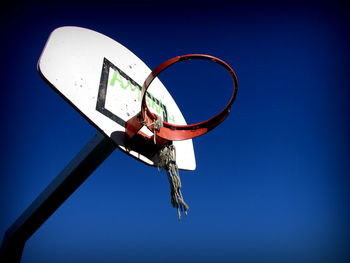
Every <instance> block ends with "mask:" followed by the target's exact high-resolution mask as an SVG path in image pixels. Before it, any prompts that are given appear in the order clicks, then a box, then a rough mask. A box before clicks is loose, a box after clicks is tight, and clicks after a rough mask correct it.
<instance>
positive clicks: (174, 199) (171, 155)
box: [158, 144, 189, 220]
mask: <svg viewBox="0 0 350 263" xmlns="http://www.w3.org/2000/svg"><path fill="white" fill-rule="evenodd" d="M158 159H159V161H158V168H161V169H163V170H165V171H166V172H167V176H168V181H169V185H170V195H171V204H172V205H173V207H174V208H176V209H177V214H178V218H179V220H181V213H182V212H184V213H185V215H187V213H188V210H189V206H188V205H187V204H186V202H185V201H184V199H183V196H182V193H181V179H180V175H179V170H178V167H177V165H176V150H175V146H174V145H172V144H171V145H165V146H164V147H163V148H162V149H161V150H160V151H159V153H158Z"/></svg>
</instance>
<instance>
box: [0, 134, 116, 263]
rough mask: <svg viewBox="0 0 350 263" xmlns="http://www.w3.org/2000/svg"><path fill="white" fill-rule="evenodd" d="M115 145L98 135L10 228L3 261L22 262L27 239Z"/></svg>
mask: <svg viewBox="0 0 350 263" xmlns="http://www.w3.org/2000/svg"><path fill="white" fill-rule="evenodd" d="M115 148H116V145H115V144H114V143H113V142H112V141H111V139H109V138H108V137H105V136H104V135H102V134H100V133H99V134H96V135H95V136H94V137H93V138H92V139H91V140H90V141H89V142H88V143H87V144H86V145H85V146H84V147H83V149H82V150H81V151H80V152H79V153H78V154H77V155H76V156H75V157H74V158H73V159H72V160H71V161H70V163H69V164H68V165H67V166H66V167H65V168H64V169H63V171H62V172H61V173H60V174H59V175H58V176H57V177H56V178H55V179H54V180H53V181H52V182H51V183H50V184H49V185H48V186H47V187H46V189H45V190H44V191H43V192H42V193H41V194H40V195H39V196H38V197H37V198H36V199H35V200H34V202H33V203H32V204H31V205H30V206H29V207H28V208H27V209H26V210H25V211H24V212H23V213H22V215H21V216H20V217H19V218H18V219H17V220H16V221H15V222H14V223H13V224H12V225H11V226H10V227H9V228H8V230H7V231H6V233H5V235H4V239H3V242H2V245H1V249H0V262H4V263H5V262H9V263H10V262H11V263H16V262H20V261H21V257H22V253H23V248H24V246H25V243H26V241H27V240H28V239H29V238H30V237H31V236H32V235H33V234H34V233H35V231H36V230H38V228H39V227H40V226H41V225H42V224H43V223H44V222H45V221H46V220H47V219H48V218H49V217H50V216H51V215H52V214H53V213H54V212H55V211H56V210H57V209H58V208H59V207H60V206H61V205H62V204H63V203H64V201H66V200H67V198H68V197H69V196H70V195H71V194H72V193H73V192H74V191H75V190H76V189H78V188H79V186H80V185H81V184H82V183H83V182H84V181H85V180H86V179H87V178H88V177H89V175H90V174H91V173H92V172H93V171H94V170H95V169H96V168H97V167H98V166H99V165H100V164H101V163H102V162H103V161H104V160H105V159H106V158H107V157H108V156H109V155H110V154H111V153H112V152H113V151H114V149H115Z"/></svg>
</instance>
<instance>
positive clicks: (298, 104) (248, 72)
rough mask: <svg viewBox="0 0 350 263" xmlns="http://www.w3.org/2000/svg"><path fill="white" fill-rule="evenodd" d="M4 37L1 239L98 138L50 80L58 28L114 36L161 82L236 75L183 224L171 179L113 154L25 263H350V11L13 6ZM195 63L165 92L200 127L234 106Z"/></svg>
mask: <svg viewBox="0 0 350 263" xmlns="http://www.w3.org/2000/svg"><path fill="white" fill-rule="evenodd" d="M2 12H3V15H2V18H1V24H2V28H3V31H2V32H3V34H4V36H5V37H3V40H2V42H1V47H2V49H3V50H4V54H3V57H2V59H3V63H2V65H3V67H2V85H1V86H2V88H1V89H2V101H3V102H2V105H1V107H2V109H1V120H2V129H1V135H2V138H3V140H2V154H1V175H0V187H1V188H0V200H1V201H0V233H1V234H3V233H4V232H5V230H6V229H7V228H8V227H9V226H10V225H11V223H12V222H13V221H14V220H15V219H16V218H17V217H18V216H19V215H20V214H21V213H22V212H23V211H24V209H25V208H26V207H27V206H28V205H29V204H30V203H31V202H32V201H33V200H34V199H35V197H36V196H37V195H38V194H39V193H40V192H41V191H42V190H43V189H44V188H45V187H46V186H47V185H48V184H49V183H50V182H51V180H52V179H53V178H54V177H55V176H56V175H57V174H58V173H59V172H60V171H61V170H62V169H63V168H64V166H65V165H66V164H67V163H68V162H69V161H70V160H71V158H72V157H73V156H74V155H75V154H76V153H77V152H78V151H79V150H80V149H81V148H82V147H83V146H84V145H85V143H87V142H88V141H89V139H90V138H91V137H92V136H93V135H94V134H95V133H96V132H97V131H96V129H95V128H94V127H92V126H91V125H90V124H89V123H88V122H87V121H86V120H85V119H84V118H83V117H81V116H80V115H79V113H78V112H76V111H75V110H74V109H73V108H72V107H71V106H69V105H68V104H67V103H66V102H65V101H64V100H63V99H62V98H60V97H59V96H58V95H57V94H56V93H55V92H54V91H53V90H52V89H51V88H50V87H49V86H47V85H46V83H45V82H44V81H43V80H42V79H41V78H40V76H39V74H38V73H37V71H36V64H37V61H38V58H39V56H40V53H41V51H42V49H43V47H44V44H45V42H46V40H47V38H48V36H49V34H50V32H51V31H52V30H54V29H55V28H57V27H60V26H65V25H75V26H81V27H86V28H90V29H93V30H95V31H98V32H100V33H103V34H105V35H107V36H109V37H111V38H113V39H115V40H117V41H118V42H120V43H122V44H123V45H124V46H126V47H128V48H129V49H130V50H131V51H133V52H134V53H135V54H137V55H138V56H139V57H140V58H141V59H142V60H143V61H144V62H145V63H146V64H147V65H148V66H149V67H150V68H154V67H156V66H157V65H158V64H159V63H161V62H162V61H164V60H166V59H169V58H172V57H174V56H177V55H183V54H187V53H205V54H211V55H214V56H217V57H219V58H222V59H223V60H225V61H227V62H228V63H229V64H230V65H231V66H232V67H233V68H234V69H235V70H236V72H237V75H238V79H239V84H240V89H239V93H238V96H237V99H236V102H235V103H234V105H233V107H232V111H231V115H230V116H229V117H228V118H227V120H226V121H225V122H224V123H223V124H222V125H221V126H219V127H218V128H217V129H215V130H213V131H211V132H210V133H208V134H207V135H204V136H202V137H199V138H197V139H195V140H194V147H195V151H196V158H197V170H196V171H193V172H181V176H182V182H183V194H184V196H185V200H186V201H187V202H188V203H189V205H190V212H189V216H188V217H186V218H184V219H183V221H182V222H180V223H179V222H178V221H177V216H176V211H175V209H173V208H172V207H171V206H170V203H169V192H168V184H167V179H166V176H165V174H164V173H158V171H157V169H155V168H152V167H149V166H146V165H144V164H142V163H139V162H137V161H136V160H134V159H132V158H130V157H129V156H127V155H125V154H124V153H122V152H121V151H119V150H116V151H115V152H114V153H113V154H112V155H111V156H110V157H109V158H108V159H107V160H106V161H105V162H104V163H103V164H102V165H101V166H100V167H99V168H98V169H97V170H96V171H95V172H94V173H93V174H92V175H91V177H90V178H88V179H87V180H86V182H85V183H84V184H83V185H82V186H81V187H80V188H79V189H78V190H77V191H76V192H75V193H74V194H73V195H72V196H71V197H70V198H69V199H68V200H67V201H66V202H65V203H64V204H63V205H62V206H61V207H60V208H59V209H58V210H57V211H56V212H55V214H53V216H52V217H51V218H49V220H48V221H47V222H46V223H45V224H44V225H43V226H42V227H41V228H40V229H39V230H38V231H37V232H36V233H35V234H34V235H33V236H32V238H31V239H30V240H29V241H28V242H27V244H26V247H25V250H24V253H23V262H27V263H29V262H66V263H67V262H117V261H120V262H141V261H142V262H164V261H166V262H175V261H178V262H179V261H180V260H181V261H182V262H214V261H216V262H235V261H236V262H262V261H269V262H346V261H347V260H349V252H348V251H347V247H348V244H349V231H350V229H349V223H348V222H349V219H350V218H349V217H350V215H349V210H348V203H349V184H350V181H349V179H348V175H349V168H350V167H349V156H350V152H349V103H348V98H349V66H350V65H349V52H348V50H347V49H348V46H349V25H350V24H349V18H348V14H349V9H346V8H345V6H342V5H341V2H334V1H332V3H326V2H317V3H316V2H308V1H303V2H300V3H299V2H298V1H293V2H292V1H291V2H288V1H285V2H283V4H281V3H280V2H264V3H259V2H243V1H242V2H231V3H227V2H220V1H219V2H215V3H214V2H212V3H195V2H190V1H189V2H181V1H180V2H176V3H172V4H171V3H168V4H162V3H159V2H148V3H139V2H137V1H136V2H130V3H122V2H118V1H114V2H100V3H89V2H74V3H70V4H68V3H66V4H63V3H62V2H61V3H59V2H51V3H50V4H49V3H41V4H39V3H35V2H32V3H30V4H29V3H27V4H22V5H16V6H14V5H13V6H11V5H10V6H9V7H7V8H5V9H4V10H3V11H2ZM221 73H222V72H221V71H220V70H217V68H215V65H211V64H200V63H197V62H194V63H192V62H189V63H186V64H183V65H182V64H181V65H176V66H174V68H171V69H169V71H167V72H164V74H162V75H161V76H160V79H161V80H162V81H163V82H164V83H165V85H166V86H167V88H168V90H169V91H170V92H171V93H172V95H173V96H174V98H175V99H176V101H177V102H178V104H179V105H180V107H181V109H182V112H183V113H184V115H185V117H186V119H187V120H188V122H190V123H193V122H197V121H201V120H204V119H206V118H208V117H210V116H211V114H213V113H216V112H217V111H218V110H219V109H220V107H222V106H223V105H225V103H226V102H227V100H228V96H229V94H230V89H231V87H230V86H229V85H230V84H229V83H230V82H229V78H225V77H227V76H226V75H224V74H222V75H221Z"/></svg>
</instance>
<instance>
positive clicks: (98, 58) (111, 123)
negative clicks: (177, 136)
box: [38, 27, 196, 170]
mask: <svg viewBox="0 0 350 263" xmlns="http://www.w3.org/2000/svg"><path fill="white" fill-rule="evenodd" d="M38 70H39V72H40V74H41V75H42V77H43V78H44V79H45V80H46V81H47V82H48V83H49V84H50V86H51V87H52V88H54V89H55V90H56V91H57V92H58V93H59V94H61V95H62V96H63V98H65V99H66V100H67V101H68V102H69V103H70V104H71V105H73V106H74V107H75V108H76V109H77V110H78V111H79V112H80V113H81V114H83V116H84V117H85V118H87V119H88V120H89V121H90V122H91V123H92V124H93V125H94V126H95V127H96V128H98V129H99V130H100V131H101V132H103V133H104V134H105V135H107V136H109V137H110V138H112V140H113V141H114V142H115V143H116V144H117V145H118V146H119V148H120V149H121V150H123V151H125V152H126V153H128V154H130V155H131V156H133V157H135V158H136V159H138V160H140V161H142V162H144V163H146V164H149V165H156V162H157V159H156V157H155V156H154V152H152V151H149V148H150V147H152V146H151V145H149V147H147V146H145V145H141V144H140V145H139V147H134V148H132V149H131V150H130V149H128V150H126V148H125V123H126V121H128V120H129V119H130V118H131V117H133V116H134V115H135V114H137V113H138V112H139V111H140V109H141V96H140V95H141V94H140V93H141V92H140V91H141V86H142V84H143V82H144V80H145V79H146V77H147V76H148V74H149V73H150V72H151V70H150V69H149V68H148V67H147V66H146V64H145V63H143V62H142V61H141V60H140V59H139V58H138V57H137V56H136V55H134V54H133V53H132V52H131V51H130V50H128V49H127V48H125V47H124V46H122V45H121V44H119V43H118V42H116V41H114V40H113V39H111V38H109V37H106V36H104V35H102V34H100V33H97V32H95V31H92V30H89V29H85V28H80V27H61V28H58V29H56V30H54V31H53V32H52V33H51V35H50V37H49V39H48V41H47V43H46V45H45V48H44V50H43V52H42V54H41V57H40V59H39V62H38ZM147 105H148V107H149V109H150V110H151V111H153V112H154V113H156V114H157V115H160V116H162V117H163V119H164V120H165V121H167V122H170V123H175V124H186V121H185V119H184V117H183V115H182V114H181V111H180V109H179V108H178V106H177V105H176V103H175V101H174V100H173V98H172V97H171V95H170V94H169V92H168V91H167V89H166V88H165V87H164V85H163V84H162V83H161V82H160V81H159V79H155V80H154V81H153V83H152V85H151V87H150V88H149V89H148V94H147ZM142 132H144V133H146V134H149V135H151V134H150V131H149V130H148V129H147V128H145V127H144V128H143V129H142ZM173 144H174V145H175V147H176V162H177V165H178V167H179V169H184V170H194V169H195V168H196V161H195V155H194V150H193V144H192V140H186V141H174V142H173Z"/></svg>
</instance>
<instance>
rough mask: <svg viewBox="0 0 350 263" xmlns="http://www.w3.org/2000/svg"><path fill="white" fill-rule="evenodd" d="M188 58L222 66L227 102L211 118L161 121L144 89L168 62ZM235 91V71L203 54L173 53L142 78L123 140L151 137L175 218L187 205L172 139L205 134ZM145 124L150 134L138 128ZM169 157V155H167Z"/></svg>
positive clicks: (216, 122)
mask: <svg viewBox="0 0 350 263" xmlns="http://www.w3.org/2000/svg"><path fill="white" fill-rule="evenodd" d="M191 59H204V60H210V61H213V62H215V63H218V64H219V65H220V66H222V67H224V68H225V69H226V70H227V71H228V72H229V73H230V76H231V78H232V80H233V90H232V94H231V97H230V100H229V102H228V103H227V105H226V106H225V107H224V108H223V110H221V111H220V112H219V113H218V114H216V115H215V116H213V117H212V118H210V119H208V120H205V121H202V122H199V123H195V124H188V125H178V124H172V123H169V122H166V121H163V120H162V119H161V117H160V116H158V115H156V114H154V113H152V112H151V111H150V109H149V108H148V106H147V103H146V94H147V89H148V88H149V86H150V85H151V83H152V81H153V80H154V79H155V78H156V77H157V76H158V75H159V74H160V73H161V72H162V71H164V70H165V69H166V68H168V67H170V66H171V65H173V64H175V63H177V62H180V61H188V60H191ZM237 91H238V80H237V76H236V73H235V71H234V70H233V69H232V68H231V67H230V65H228V64H227V63H226V62H224V61H223V60H221V59H219V58H216V57H213V56H210V55H204V54H189V55H183V56H177V57H174V58H172V59H169V60H167V61H165V62H163V63H162V64H160V65H159V66H158V67H156V68H155V69H154V70H153V71H152V72H151V73H150V74H149V75H148V77H147V78H146V80H145V82H144V83H143V86H142V89H141V97H142V101H141V110H140V112H139V113H138V114H136V115H135V116H134V117H132V118H131V119H129V120H128V121H127V122H126V126H125V131H126V141H131V140H132V138H133V137H134V136H135V135H136V134H139V135H141V136H142V137H143V138H144V139H145V140H146V141H150V140H153V141H154V144H155V145H156V147H157V149H158V158H159V162H158V167H161V168H163V169H165V170H166V171H167V175H168V179H169V183H170V186H171V203H172V205H173V206H174V207H175V208H177V210H178V217H179V219H181V212H185V214H186V215H187V210H188V208H189V207H188V205H187V204H186V203H185V201H184V200H183V197H182V193H181V190H180V188H181V181H180V177H179V174H178V169H177V165H176V157H175V156H176V155H175V150H176V149H175V147H174V145H172V142H173V141H181V140H188V139H192V138H195V137H198V136H200V135H203V134H205V133H207V132H208V131H210V130H212V129H214V128H215V127H217V126H218V125H219V124H220V123H221V122H223V121H224V120H225V119H226V118H227V116H228V115H229V113H230V108H231V106H232V104H233V102H234V100H235V98H236V95H237ZM143 126H146V127H147V128H148V129H149V130H150V131H151V132H152V133H153V136H148V135H146V134H145V133H143V132H142V131H140V130H141V128H142V127H143ZM169 156H170V157H169Z"/></svg>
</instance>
